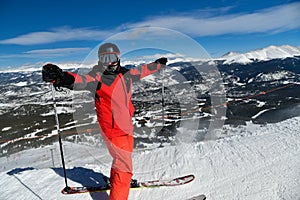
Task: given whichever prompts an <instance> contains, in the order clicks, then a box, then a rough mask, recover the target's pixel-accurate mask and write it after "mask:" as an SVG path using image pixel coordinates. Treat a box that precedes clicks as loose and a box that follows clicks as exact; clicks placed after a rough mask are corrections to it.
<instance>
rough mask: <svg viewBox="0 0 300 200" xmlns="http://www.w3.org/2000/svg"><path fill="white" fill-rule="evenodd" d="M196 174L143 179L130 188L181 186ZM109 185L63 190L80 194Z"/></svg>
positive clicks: (100, 189) (99, 189)
mask: <svg viewBox="0 0 300 200" xmlns="http://www.w3.org/2000/svg"><path fill="white" fill-rule="evenodd" d="M194 179H195V176H194V175H192V174H190V175H186V176H182V177H177V178H174V179H169V180H152V181H142V182H137V183H135V184H132V185H131V188H130V189H133V190H134V189H141V188H156V187H167V186H179V185H184V184H187V183H190V182H192V181H193V180H194ZM109 190H110V187H109V186H99V187H98V186H96V187H93V186H92V187H88V186H87V187H86V186H79V187H66V188H64V189H63V190H62V191H61V192H62V193H63V194H80V193H91V192H108V191H109Z"/></svg>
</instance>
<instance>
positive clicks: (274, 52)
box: [217, 45, 300, 64]
mask: <svg viewBox="0 0 300 200" xmlns="http://www.w3.org/2000/svg"><path fill="white" fill-rule="evenodd" d="M294 56H300V47H297V46H290V45H282V46H269V47H266V48H262V49H257V50H253V51H249V52H247V53H238V52H229V53H227V54H225V55H224V56H222V57H221V58H218V59H217V60H222V61H224V62H223V63H224V64H231V63H241V64H246V63H251V62H254V61H267V60H272V59H283V58H289V57H294Z"/></svg>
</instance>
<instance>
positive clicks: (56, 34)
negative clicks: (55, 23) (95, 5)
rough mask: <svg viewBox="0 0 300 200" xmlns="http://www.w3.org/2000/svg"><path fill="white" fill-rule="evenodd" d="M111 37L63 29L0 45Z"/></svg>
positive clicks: (15, 39) (105, 34) (103, 33)
mask: <svg viewBox="0 0 300 200" xmlns="http://www.w3.org/2000/svg"><path fill="white" fill-rule="evenodd" d="M109 35H111V32H110V31H99V30H93V29H91V28H74V29H72V28H69V27H61V28H56V29H53V30H52V31H44V32H33V33H28V34H25V35H20V36H18V37H15V38H10V39H6V40H1V41H0V44H17V45H36V44H47V43H53V42H61V41H74V40H102V39H103V38H106V37H107V36H109Z"/></svg>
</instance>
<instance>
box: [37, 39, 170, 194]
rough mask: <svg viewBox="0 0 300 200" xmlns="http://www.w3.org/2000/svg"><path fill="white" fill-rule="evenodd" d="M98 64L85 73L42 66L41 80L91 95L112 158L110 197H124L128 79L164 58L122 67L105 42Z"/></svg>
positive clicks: (128, 169)
mask: <svg viewBox="0 0 300 200" xmlns="http://www.w3.org/2000/svg"><path fill="white" fill-rule="evenodd" d="M98 58H99V61H98V64H97V65H96V66H94V67H93V69H92V70H91V71H90V72H89V73H88V74H86V75H83V76H82V75H78V74H75V73H71V72H63V71H62V70H61V69H60V68H59V67H58V66H56V65H53V64H47V65H44V66H43V71H42V72H43V80H44V81H46V82H52V83H53V85H54V86H55V87H66V88H69V89H75V90H89V91H91V92H92V93H93V94H94V95H95V107H96V112H97V119H98V123H99V126H100V131H101V134H102V136H103V138H104V141H105V142H106V146H107V148H108V150H109V153H110V155H111V156H112V158H113V163H112V167H111V174H110V184H111V192H110V198H109V199H110V200H126V199H128V195H129V189H130V182H131V178H132V157H131V156H132V151H133V124H132V116H133V114H134V107H133V104H132V101H131V96H132V83H133V82H134V81H137V80H140V79H142V78H143V77H145V76H147V75H150V74H152V73H155V72H157V71H158V70H160V69H161V67H164V66H165V65H166V63H167V58H159V59H157V60H156V61H155V62H153V63H150V64H146V65H143V66H141V67H140V68H139V69H137V68H133V69H126V68H124V67H121V65H120V50H119V48H118V47H117V46H116V45H115V44H112V43H105V44H103V45H101V46H100V47H99V50H98Z"/></svg>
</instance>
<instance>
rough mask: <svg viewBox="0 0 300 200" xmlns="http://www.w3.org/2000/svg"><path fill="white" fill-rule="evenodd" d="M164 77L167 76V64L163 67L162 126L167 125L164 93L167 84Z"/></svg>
mask: <svg viewBox="0 0 300 200" xmlns="http://www.w3.org/2000/svg"><path fill="white" fill-rule="evenodd" d="M164 78H165V66H163V67H162V84H161V87H162V88H161V101H162V127H164V126H165V99H164V93H165V84H164Z"/></svg>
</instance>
